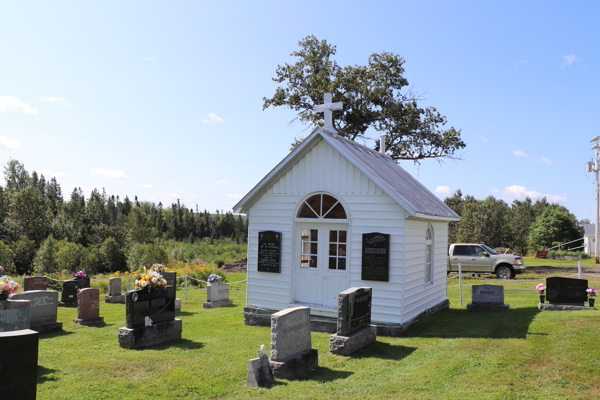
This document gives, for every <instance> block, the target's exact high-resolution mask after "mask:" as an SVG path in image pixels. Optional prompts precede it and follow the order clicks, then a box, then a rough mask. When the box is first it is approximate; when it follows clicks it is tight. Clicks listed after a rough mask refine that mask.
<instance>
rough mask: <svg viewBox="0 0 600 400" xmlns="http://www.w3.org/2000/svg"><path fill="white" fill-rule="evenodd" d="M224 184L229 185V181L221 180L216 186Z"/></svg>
mask: <svg viewBox="0 0 600 400" xmlns="http://www.w3.org/2000/svg"><path fill="white" fill-rule="evenodd" d="M226 183H229V181H226V180H223V179H221V180H220V181H218V182H217V185H224V184H226Z"/></svg>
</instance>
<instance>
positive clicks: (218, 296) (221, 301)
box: [204, 282, 233, 308]
mask: <svg viewBox="0 0 600 400" xmlns="http://www.w3.org/2000/svg"><path fill="white" fill-rule="evenodd" d="M206 293H207V294H206V297H207V301H205V302H204V308H215V307H224V306H230V305H232V304H233V301H232V300H231V299H230V298H229V285H228V284H226V283H222V282H217V283H212V284H211V285H210V286H209V287H208V288H207V290H206Z"/></svg>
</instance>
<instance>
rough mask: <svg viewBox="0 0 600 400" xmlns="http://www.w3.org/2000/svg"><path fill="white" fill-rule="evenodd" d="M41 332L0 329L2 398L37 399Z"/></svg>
mask: <svg viewBox="0 0 600 400" xmlns="http://www.w3.org/2000/svg"><path fill="white" fill-rule="evenodd" d="M39 340H40V334H39V333H38V332H36V331H32V330H31V329H22V330H18V331H11V332H0V398H2V399H4V398H6V399H22V400H35V398H36V385H37V365H38V349H39Z"/></svg>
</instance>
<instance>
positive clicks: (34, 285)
mask: <svg viewBox="0 0 600 400" xmlns="http://www.w3.org/2000/svg"><path fill="white" fill-rule="evenodd" d="M46 289H48V277H47V276H26V277H25V278H24V279H23V290H24V291H25V292H28V291H30V290H46Z"/></svg>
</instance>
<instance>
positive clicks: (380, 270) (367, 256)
mask: <svg viewBox="0 0 600 400" xmlns="http://www.w3.org/2000/svg"><path fill="white" fill-rule="evenodd" d="M389 276H390V235H389V234H387V233H379V232H373V233H364V234H363V242H362V275H361V279H362V280H363V281H381V282H388V281H389Z"/></svg>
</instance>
